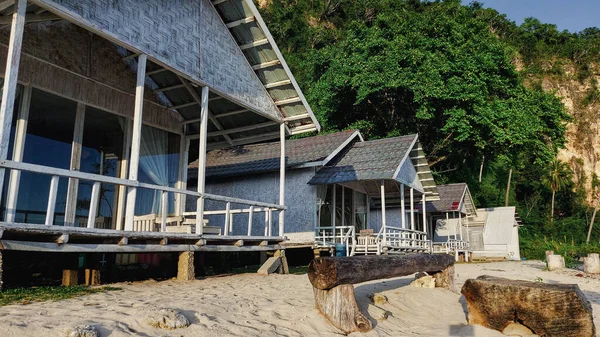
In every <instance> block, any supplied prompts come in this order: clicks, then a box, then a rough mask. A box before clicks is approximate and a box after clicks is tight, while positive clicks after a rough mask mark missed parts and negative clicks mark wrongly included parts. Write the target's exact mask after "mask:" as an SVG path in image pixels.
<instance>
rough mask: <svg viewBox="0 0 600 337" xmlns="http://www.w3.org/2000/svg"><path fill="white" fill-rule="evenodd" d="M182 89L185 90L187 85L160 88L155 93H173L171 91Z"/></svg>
mask: <svg viewBox="0 0 600 337" xmlns="http://www.w3.org/2000/svg"><path fill="white" fill-rule="evenodd" d="M182 88H185V85H183V84H175V85H172V86H170V87H164V88H158V89H156V90H154V92H165V91H171V90H175V89H182Z"/></svg>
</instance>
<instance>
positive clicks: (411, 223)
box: [409, 187, 415, 231]
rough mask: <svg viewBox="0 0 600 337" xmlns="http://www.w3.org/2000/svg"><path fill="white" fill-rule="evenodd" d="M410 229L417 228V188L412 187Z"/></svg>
mask: <svg viewBox="0 0 600 337" xmlns="http://www.w3.org/2000/svg"><path fill="white" fill-rule="evenodd" d="M409 192H410V229H411V230H413V231H414V230H415V189H414V188H412V187H411V188H410V190H409Z"/></svg>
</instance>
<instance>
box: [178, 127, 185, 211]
mask: <svg viewBox="0 0 600 337" xmlns="http://www.w3.org/2000/svg"><path fill="white" fill-rule="evenodd" d="M186 142H187V139H186V137H185V125H184V126H183V130H182V134H181V136H180V137H179V166H178V169H177V188H179V189H185V184H184V183H185V182H184V179H187V174H186V171H187V159H185V151H186ZM184 203H185V195H184V194H180V193H175V215H181V214H182V213H183V208H184V205H185V204H184Z"/></svg>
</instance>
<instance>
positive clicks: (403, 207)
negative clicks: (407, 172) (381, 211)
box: [400, 184, 407, 229]
mask: <svg viewBox="0 0 600 337" xmlns="http://www.w3.org/2000/svg"><path fill="white" fill-rule="evenodd" d="M405 204H406V200H405V197H404V184H400V213H402V219H401V221H402V228H404V229H406V228H407V227H406V205H405Z"/></svg>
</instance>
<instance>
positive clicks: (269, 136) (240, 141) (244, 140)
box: [190, 131, 279, 150]
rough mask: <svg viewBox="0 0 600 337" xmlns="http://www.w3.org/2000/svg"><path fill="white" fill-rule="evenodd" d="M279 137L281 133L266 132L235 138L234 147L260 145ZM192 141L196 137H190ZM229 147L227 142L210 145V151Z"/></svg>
mask: <svg viewBox="0 0 600 337" xmlns="http://www.w3.org/2000/svg"><path fill="white" fill-rule="evenodd" d="M277 137H279V131H273V132H266V133H261V134H259V135H255V136H248V137H240V138H235V139H233V145H235V146H238V145H245V144H250V143H258V142H263V141H267V140H273V139H276V138H277ZM190 139H194V137H193V136H192V137H190ZM228 146H229V143H227V142H219V143H210V144H209V146H208V149H209V150H214V149H221V148H224V147H228Z"/></svg>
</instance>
